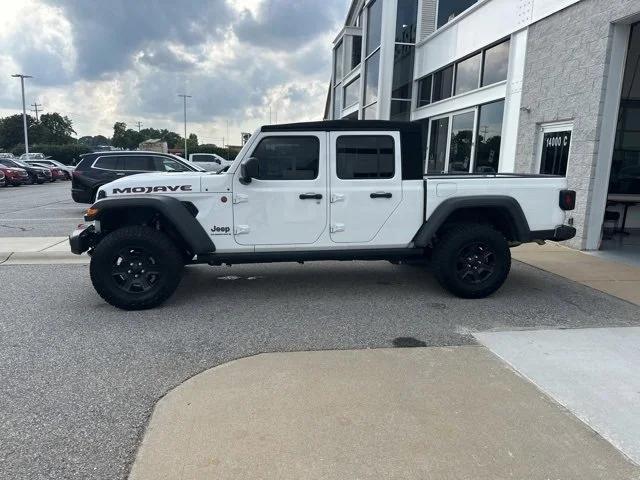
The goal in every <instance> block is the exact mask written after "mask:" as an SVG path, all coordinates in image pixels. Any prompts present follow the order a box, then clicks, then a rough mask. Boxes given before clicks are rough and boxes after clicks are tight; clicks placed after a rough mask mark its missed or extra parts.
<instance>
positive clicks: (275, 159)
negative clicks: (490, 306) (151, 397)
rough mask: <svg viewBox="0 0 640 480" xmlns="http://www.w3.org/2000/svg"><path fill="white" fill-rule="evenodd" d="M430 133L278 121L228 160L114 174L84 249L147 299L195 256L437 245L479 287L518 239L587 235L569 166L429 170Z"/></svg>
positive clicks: (107, 287) (122, 288)
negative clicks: (563, 170) (547, 170)
mask: <svg viewBox="0 0 640 480" xmlns="http://www.w3.org/2000/svg"><path fill="white" fill-rule="evenodd" d="M422 145H423V143H422V138H421V129H420V127H419V126H418V125H414V124H412V123H408V122H387V121H328V122H312V123H300V124H290V125H274V126H265V127H262V128H261V129H260V131H258V132H256V134H255V135H253V136H252V137H251V139H250V140H249V142H248V143H247V144H246V145H245V146H244V148H243V149H242V151H241V152H240V154H239V155H238V157H237V158H236V160H235V161H234V162H233V164H232V165H231V167H230V168H229V169H228V171H226V172H223V173H221V174H218V175H216V174H213V173H210V172H208V173H201V172H184V173H173V174H167V173H148V174H140V175H134V176H131V177H125V178H122V179H120V180H116V181H114V182H111V183H109V184H107V185H104V186H102V187H101V188H100V189H99V193H98V198H102V199H101V200H99V201H98V202H96V203H95V204H94V205H93V206H92V207H91V208H89V209H88V210H87V214H86V216H85V220H86V221H88V222H92V223H91V224H89V225H86V226H84V227H82V228H80V229H78V230H77V231H76V232H74V234H73V235H72V236H71V237H70V244H71V250H72V251H73V252H74V253H77V254H81V253H83V252H85V251H87V250H88V251H89V253H90V254H91V256H92V258H91V266H90V273H91V280H92V282H93V285H94V287H95V288H96V290H97V291H98V293H99V294H100V295H101V296H102V297H103V298H104V299H105V300H106V301H107V302H109V303H111V304H112V305H115V306H117V307H120V308H124V309H141V308H150V307H153V306H155V305H158V304H160V303H161V302H163V301H164V300H166V299H167V298H168V297H169V296H170V295H171V294H172V293H173V291H174V290H175V289H176V287H177V285H178V283H179V281H180V275H181V272H182V269H183V266H184V265H185V264H192V263H205V264H210V265H223V264H229V265H230V264H235V263H259V262H305V261H313V260H389V261H391V262H409V261H415V260H427V259H428V260H431V261H432V263H433V266H434V271H435V274H436V276H437V278H438V280H439V281H440V283H441V284H442V285H443V286H444V287H446V288H447V289H449V290H450V291H451V292H453V293H454V294H456V295H458V296H461V297H465V298H480V297H485V296H487V295H490V294H492V293H493V292H495V291H496V290H497V289H498V288H500V286H501V285H502V284H503V282H504V281H505V279H506V278H507V275H508V273H509V269H510V266H511V255H510V251H509V247H512V246H516V245H520V244H521V243H526V242H544V240H547V239H551V240H567V239H569V238H572V237H573V236H574V235H575V229H574V228H573V227H571V226H569V225H567V224H571V223H572V219H570V218H568V215H569V213H568V212H569V211H570V210H572V209H573V208H574V206H575V192H573V191H571V190H567V180H566V179H565V178H563V177H555V176H543V175H517V174H466V175H465V174H450V175H448V174H445V175H426V176H425V175H423V171H424V170H423V169H424V158H425V156H424V152H423V151H422Z"/></svg>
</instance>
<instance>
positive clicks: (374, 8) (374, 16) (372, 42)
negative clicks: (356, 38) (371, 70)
mask: <svg viewBox="0 0 640 480" xmlns="http://www.w3.org/2000/svg"><path fill="white" fill-rule="evenodd" d="M367 12H368V13H367V56H369V55H371V53H373V51H374V50H375V49H376V48H378V47H379V46H380V29H381V26H382V0H376V1H375V2H373V3H372V4H371V5H369V9H368V10H367Z"/></svg>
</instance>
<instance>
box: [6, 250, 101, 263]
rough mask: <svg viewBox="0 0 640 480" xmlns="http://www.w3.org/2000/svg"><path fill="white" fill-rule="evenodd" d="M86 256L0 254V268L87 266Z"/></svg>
mask: <svg viewBox="0 0 640 480" xmlns="http://www.w3.org/2000/svg"><path fill="white" fill-rule="evenodd" d="M90 260H91V259H90V258H89V256H88V255H75V254H73V253H71V252H0V266H6V265H87V264H88V263H89V262H90Z"/></svg>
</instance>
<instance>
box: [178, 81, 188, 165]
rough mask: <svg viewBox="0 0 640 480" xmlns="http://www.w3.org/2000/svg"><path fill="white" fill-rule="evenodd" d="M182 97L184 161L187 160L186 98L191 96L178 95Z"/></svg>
mask: <svg viewBox="0 0 640 480" xmlns="http://www.w3.org/2000/svg"><path fill="white" fill-rule="evenodd" d="M178 96H179V97H182V100H183V101H184V159H185V160H188V159H189V157H188V155H187V98H191V95H185V94H184V93H182V94H180V95H178Z"/></svg>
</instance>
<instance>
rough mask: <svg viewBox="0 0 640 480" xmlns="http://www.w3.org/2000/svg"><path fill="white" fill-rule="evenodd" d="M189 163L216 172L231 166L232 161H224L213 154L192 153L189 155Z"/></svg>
mask: <svg viewBox="0 0 640 480" xmlns="http://www.w3.org/2000/svg"><path fill="white" fill-rule="evenodd" d="M189 161H190V162H193V163H195V164H196V165H198V166H200V167H202V168H204V169H205V170H208V171H213V172H217V171H219V170H222V169H223V168H224V167H227V166H231V165H232V164H233V160H225V159H224V158H222V157H221V156H220V155H216V154H215V153H192V154H190V155H189Z"/></svg>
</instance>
